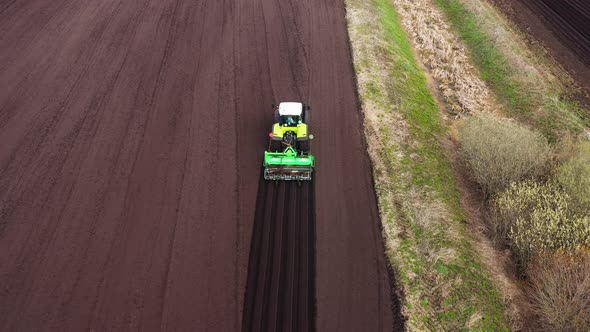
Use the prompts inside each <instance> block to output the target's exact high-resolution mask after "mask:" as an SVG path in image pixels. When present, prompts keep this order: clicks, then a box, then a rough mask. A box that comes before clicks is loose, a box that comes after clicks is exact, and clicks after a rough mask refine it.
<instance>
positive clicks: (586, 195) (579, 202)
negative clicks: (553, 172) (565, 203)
mask: <svg viewBox="0 0 590 332" xmlns="http://www.w3.org/2000/svg"><path fill="white" fill-rule="evenodd" d="M557 180H558V181H559V183H560V184H561V186H562V187H563V189H564V190H565V191H566V192H567V193H568V194H569V195H570V197H571V198H572V203H573V205H574V206H573V208H575V209H577V211H578V212H579V213H584V214H588V213H590V212H589V210H590V143H588V142H582V143H580V144H579V145H578V147H577V149H575V154H574V155H573V157H571V159H569V160H567V161H566V162H564V163H563V164H562V165H561V166H559V167H558V169H557Z"/></svg>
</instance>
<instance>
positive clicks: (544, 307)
mask: <svg viewBox="0 0 590 332" xmlns="http://www.w3.org/2000/svg"><path fill="white" fill-rule="evenodd" d="M528 275H529V277H530V286H529V287H528V289H527V293H528V296H529V298H530V299H531V303H532V305H533V310H534V311H535V312H536V314H537V315H538V317H539V320H540V321H541V323H542V324H543V327H544V330H546V331H590V254H588V253H587V252H586V253H583V252H580V253H577V254H575V255H570V254H565V253H544V254H542V255H539V257H538V259H536V260H535V261H534V262H533V263H532V264H531V267H530V269H529V271H528Z"/></svg>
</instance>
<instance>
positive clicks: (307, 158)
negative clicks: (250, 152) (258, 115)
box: [263, 102, 315, 181]
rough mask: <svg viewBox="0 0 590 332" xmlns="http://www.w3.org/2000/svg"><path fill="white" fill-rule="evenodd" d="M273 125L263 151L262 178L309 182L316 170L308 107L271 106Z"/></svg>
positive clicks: (291, 105) (299, 104) (301, 104)
mask: <svg viewBox="0 0 590 332" xmlns="http://www.w3.org/2000/svg"><path fill="white" fill-rule="evenodd" d="M272 109H273V111H274V122H273V126H272V131H271V132H270V133H269V134H268V136H269V142H268V149H267V151H265V152H264V163H263V167H264V179H265V180H284V181H292V180H296V181H310V180H311V173H312V171H313V168H314V167H315V158H314V157H313V156H312V155H311V140H313V135H311V134H309V120H310V107H309V105H305V104H303V103H301V102H282V103H280V104H279V105H276V106H275V105H274V104H273V105H272Z"/></svg>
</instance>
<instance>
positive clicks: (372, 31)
mask: <svg viewBox="0 0 590 332" xmlns="http://www.w3.org/2000/svg"><path fill="white" fill-rule="evenodd" d="M346 5H347V20H348V28H349V34H350V39H351V44H352V51H353V58H354V65H355V70H356V73H357V82H358V88H359V93H360V97H361V101H362V108H363V113H364V115H365V135H366V138H367V142H368V150H369V155H370V157H371V160H372V164H373V172H374V178H375V186H376V190H377V195H378V200H379V209H380V214H381V219H382V223H383V232H384V237H385V243H386V249H387V255H388V257H389V259H390V261H391V262H392V265H393V266H394V268H395V269H396V270H397V272H398V273H397V274H396V277H397V281H398V282H399V286H400V288H401V290H402V292H403V294H404V295H405V297H404V299H402V302H403V303H402V304H403V307H402V313H403V315H404V316H405V317H406V318H407V328H408V330H411V331H417V330H418V331H420V330H439V331H444V330H465V329H474V330H506V324H505V323H506V318H505V316H504V306H503V302H502V299H501V296H500V294H499V292H498V290H497V289H496V288H495V286H494V285H493V284H492V282H491V281H490V279H489V274H488V273H489V271H488V268H487V267H486V266H484V265H482V264H481V263H480V261H479V259H478V257H477V255H476V254H475V253H474V250H473V246H474V243H473V241H474V239H473V238H472V237H471V236H470V235H469V234H466V232H465V228H464V224H463V223H462V216H461V212H460V209H459V208H458V205H459V204H458V194H457V191H456V188H455V186H454V183H453V178H452V172H451V170H450V166H449V163H448V161H447V160H446V159H445V156H444V153H443V150H442V148H441V147H440V141H439V137H440V135H444V134H445V133H444V129H443V127H442V126H441V124H440V114H439V111H438V109H437V106H436V102H435V101H434V99H433V97H432V95H431V94H430V91H429V90H428V87H427V82H426V79H425V77H424V75H423V72H422V68H420V67H419V66H417V64H416V63H415V59H414V55H413V50H412V49H411V47H410V45H409V43H408V41H407V39H406V38H407V37H406V35H405V33H404V32H403V30H402V29H401V27H400V26H399V25H398V24H399V23H398V19H397V16H395V12H394V11H393V9H392V7H391V4H389V2H388V1H386V0H375V1H363V0H347V1H346ZM465 104H469V102H466V103H465Z"/></svg>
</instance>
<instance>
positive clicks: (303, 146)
mask: <svg viewBox="0 0 590 332" xmlns="http://www.w3.org/2000/svg"><path fill="white" fill-rule="evenodd" d="M299 150H300V151H301V152H305V153H309V140H306V141H300V142H299Z"/></svg>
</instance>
